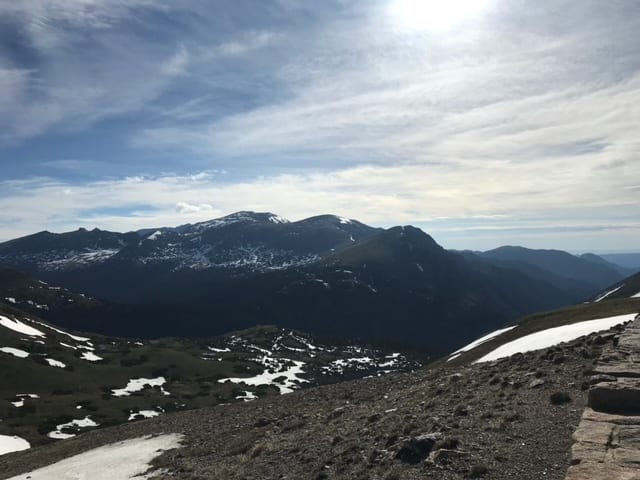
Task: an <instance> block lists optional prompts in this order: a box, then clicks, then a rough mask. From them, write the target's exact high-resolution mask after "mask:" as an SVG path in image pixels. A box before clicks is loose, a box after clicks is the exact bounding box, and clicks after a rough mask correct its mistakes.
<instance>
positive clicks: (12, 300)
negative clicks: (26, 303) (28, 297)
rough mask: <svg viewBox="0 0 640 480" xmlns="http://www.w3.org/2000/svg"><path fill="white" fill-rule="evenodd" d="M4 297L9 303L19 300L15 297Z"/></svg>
mask: <svg viewBox="0 0 640 480" xmlns="http://www.w3.org/2000/svg"><path fill="white" fill-rule="evenodd" d="M4 299H5V300H6V301H7V302H9V303H14V304H15V303H18V301H17V300H16V299H15V298H13V297H4Z"/></svg>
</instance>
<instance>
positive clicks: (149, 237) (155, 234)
mask: <svg viewBox="0 0 640 480" xmlns="http://www.w3.org/2000/svg"><path fill="white" fill-rule="evenodd" d="M160 235H162V232H161V231H160V230H156V231H155V232H153V233H152V234H151V235H149V236H148V237H147V240H157V239H158V237H159V236H160Z"/></svg>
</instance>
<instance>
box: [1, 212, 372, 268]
mask: <svg viewBox="0 0 640 480" xmlns="http://www.w3.org/2000/svg"><path fill="white" fill-rule="evenodd" d="M378 231H379V229H376V228H372V227H369V226H367V225H364V224H362V223H360V222H357V221H354V220H349V219H346V218H342V217H337V216H333V215H322V216H318V217H312V218H308V219H305V220H301V221H298V222H289V221H288V220H286V219H284V218H282V217H280V216H278V215H275V214H272V213H256V212H246V211H243V212H237V213H234V214H231V215H228V216H226V217H222V218H217V219H214V220H210V221H206V222H201V223H196V224H186V225H181V226H178V227H162V228H151V229H144V230H139V231H137V232H129V233H115V232H107V231H102V230H99V229H94V230H91V231H87V230H85V229H82V228H81V229H79V230H77V231H75V232H68V233H62V234H53V233H50V232H40V233H37V234H34V235H30V236H27V237H23V238H19V239H16V240H12V241H9V242H6V243H3V244H0V264H4V265H8V266H13V267H16V268H20V269H24V270H28V271H32V272H56V271H59V272H60V271H69V270H78V269H85V268H91V267H95V266H100V265H108V264H110V263H122V262H130V263H132V264H134V265H135V264H137V265H154V266H162V267H163V268H164V269H167V270H171V271H179V270H185V269H186V270H205V269H210V268H222V269H234V270H244V271H266V270H274V269H283V268H288V267H291V266H296V265H304V264H307V263H310V262H313V261H316V260H318V259H319V258H321V257H322V256H323V255H326V254H328V253H330V252H332V251H334V250H335V249H338V248H341V247H343V246H346V245H350V244H352V243H354V242H356V241H358V240H361V239H364V238H367V237H369V236H371V235H374V234H375V233H376V232H378Z"/></svg>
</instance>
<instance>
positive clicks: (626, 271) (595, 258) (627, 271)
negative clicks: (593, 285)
mask: <svg viewBox="0 0 640 480" xmlns="http://www.w3.org/2000/svg"><path fill="white" fill-rule="evenodd" d="M580 258H582V259H584V260H588V261H590V262H593V263H597V264H599V265H604V266H606V267H607V268H614V269H615V270H616V271H617V272H618V273H620V275H623V276H625V277H628V276H629V275H633V274H634V273H636V272H637V271H638V270H640V268H638V269H634V268H627V267H623V266H621V265H618V264H617V263H615V262H610V261H608V260H606V259H605V258H603V257H601V256H600V255H595V254H593V253H585V254H583V255H580Z"/></svg>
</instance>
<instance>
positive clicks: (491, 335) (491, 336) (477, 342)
mask: <svg viewBox="0 0 640 480" xmlns="http://www.w3.org/2000/svg"><path fill="white" fill-rule="evenodd" d="M516 327H517V325H513V326H511V327H507V328H501V329H500V330H496V331H495V332H491V333H489V334H487V335H485V336H484V337H480V338H478V339H477V340H474V341H473V342H471V343H470V344H469V345H466V346H464V347H462V348H459V349H458V350H456V351H455V352H452V353H450V354H449V358H448V359H447V362H448V361H449V360H453V359H454V358H458V357H459V356H460V355H461V354H462V353H463V352H468V351H469V350H471V349H473V348H476V347H477V346H478V345H482V344H483V343H486V342H488V341H489V340H493V339H494V338H496V337H497V336H498V335H502V334H503V333H505V332H508V331H509V330H513V329H514V328H516Z"/></svg>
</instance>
